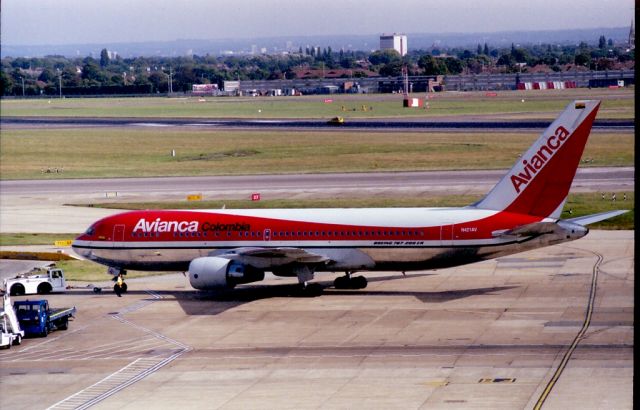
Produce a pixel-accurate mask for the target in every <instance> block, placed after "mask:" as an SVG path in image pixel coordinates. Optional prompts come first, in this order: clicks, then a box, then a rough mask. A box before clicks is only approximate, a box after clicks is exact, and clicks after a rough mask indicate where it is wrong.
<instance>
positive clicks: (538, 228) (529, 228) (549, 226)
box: [493, 222, 558, 237]
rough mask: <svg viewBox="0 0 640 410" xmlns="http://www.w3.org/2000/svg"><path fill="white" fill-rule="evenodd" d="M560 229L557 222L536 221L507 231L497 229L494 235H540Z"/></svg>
mask: <svg viewBox="0 0 640 410" xmlns="http://www.w3.org/2000/svg"><path fill="white" fill-rule="evenodd" d="M557 229H558V226H557V224H556V223H555V222H535V223H532V224H527V225H522V226H518V227H516V228H513V229H510V230H507V231H497V232H494V233H493V236H494V237H496V236H514V235H515V236H538V235H544V234H548V233H554V232H556V230H557Z"/></svg>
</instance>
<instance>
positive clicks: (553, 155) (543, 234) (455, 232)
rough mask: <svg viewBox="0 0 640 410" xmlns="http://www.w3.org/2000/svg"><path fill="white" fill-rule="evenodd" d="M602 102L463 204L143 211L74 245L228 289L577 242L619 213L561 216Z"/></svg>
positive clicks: (112, 220) (579, 110)
mask: <svg viewBox="0 0 640 410" xmlns="http://www.w3.org/2000/svg"><path fill="white" fill-rule="evenodd" d="M599 105H600V103H599V101H580V102H573V103H571V104H569V105H568V106H567V108H566V109H565V110H564V111H563V112H562V113H561V114H560V116H559V117H558V118H557V119H556V120H555V121H554V122H553V123H552V124H551V125H550V126H549V128H548V129H547V130H546V131H544V132H543V133H542V134H541V135H540V137H539V138H538V139H537V140H536V141H535V142H534V143H533V145H532V146H531V147H530V148H529V149H528V150H527V151H526V152H525V153H524V154H523V155H522V159H521V160H518V161H517V162H516V164H515V165H514V166H513V168H512V169H511V170H509V172H507V173H506V175H505V176H504V177H503V178H502V179H501V180H500V181H498V183H497V184H496V186H495V187H494V188H493V189H491V191H490V192H489V193H488V194H487V195H486V196H485V197H484V198H483V199H482V200H480V201H478V202H477V203H475V204H473V205H470V206H467V207H464V208H385V209H370V208H367V209H259V210H258V209H256V210H229V209H225V210H198V211H196V210H173V211H160V210H147V211H132V212H124V213H121V214H117V215H114V216H110V217H107V218H104V219H101V220H99V221H97V222H95V223H94V224H93V225H91V226H90V227H89V229H87V231H86V232H85V233H84V234H82V235H80V236H79V237H78V238H77V239H76V240H75V241H74V243H73V248H74V250H75V251H76V252H77V253H78V254H80V255H82V256H84V257H85V258H87V259H89V260H92V261H95V262H97V263H100V264H103V265H106V266H108V267H109V269H108V272H110V273H112V274H119V273H124V272H126V270H127V269H134V270H171V271H188V275H189V281H190V283H191V285H192V286H193V287H194V288H196V289H215V288H233V287H234V286H236V285H239V284H245V283H251V282H256V281H260V280H262V279H264V274H265V272H272V273H273V274H275V275H279V276H292V277H297V278H298V281H299V282H300V284H301V285H302V286H303V288H306V286H307V284H308V283H309V282H310V281H312V280H313V279H314V277H315V275H316V274H317V273H322V272H345V273H346V274H345V276H342V277H339V278H337V279H336V280H335V282H334V285H335V286H336V287H337V288H362V287H365V286H366V284H367V281H366V279H365V278H364V277H363V276H357V277H354V276H353V273H355V272H359V271H376V270H397V271H409V270H425V269H438V268H446V267H450V266H456V265H461V264H468V263H473V262H477V261H482V260H485V259H490V258H497V257H500V256H504V255H510V254H513V253H517V252H523V251H527V250H530V249H535V248H539V247H543V246H550V245H554V244H558V243H562V242H567V241H571V240H575V239H579V238H581V237H583V236H585V235H586V234H587V233H588V229H587V228H586V226H585V225H587V224H589V223H593V222H596V221H599V220H603V219H606V218H610V217H613V216H616V215H619V214H620V213H622V212H625V211H613V212H605V213H602V214H596V215H590V216H585V217H579V218H573V219H569V220H562V219H560V215H561V212H562V207H563V205H564V203H565V200H566V198H567V195H568V193H569V188H570V186H571V182H572V181H573V178H574V176H575V173H576V169H577V167H578V164H579V163H580V157H581V156H582V152H583V150H584V147H585V144H586V143H587V139H588V137H589V133H590V131H591V126H592V124H593V121H594V119H595V116H596V113H597V111H598V107H599Z"/></svg>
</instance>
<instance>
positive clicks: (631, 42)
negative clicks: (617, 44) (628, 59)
mask: <svg viewBox="0 0 640 410" xmlns="http://www.w3.org/2000/svg"><path fill="white" fill-rule="evenodd" d="M635 48H636V29H635V27H634V26H633V20H631V28H630V29H629V49H631V50H633V49H635Z"/></svg>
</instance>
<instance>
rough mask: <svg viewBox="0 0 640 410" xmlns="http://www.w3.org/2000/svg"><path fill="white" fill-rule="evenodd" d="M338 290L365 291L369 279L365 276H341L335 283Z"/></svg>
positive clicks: (334, 285)
mask: <svg viewBox="0 0 640 410" xmlns="http://www.w3.org/2000/svg"><path fill="white" fill-rule="evenodd" d="M333 287H335V288H336V289H364V288H366V287H367V278H365V277H364V276H355V277H350V276H340V277H337V278H336V279H335V280H334V281H333Z"/></svg>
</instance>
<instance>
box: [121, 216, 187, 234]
mask: <svg viewBox="0 0 640 410" xmlns="http://www.w3.org/2000/svg"><path fill="white" fill-rule="evenodd" d="M197 231H198V221H162V220H161V219H160V218H157V219H156V220H155V221H147V220H146V219H144V218H142V219H140V220H139V221H138V223H137V224H136V226H135V227H134V228H133V232H148V233H150V232H154V233H155V232H197Z"/></svg>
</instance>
